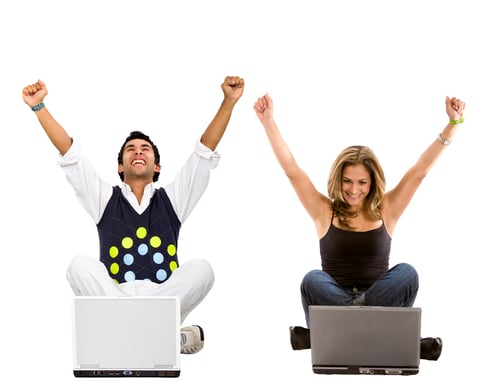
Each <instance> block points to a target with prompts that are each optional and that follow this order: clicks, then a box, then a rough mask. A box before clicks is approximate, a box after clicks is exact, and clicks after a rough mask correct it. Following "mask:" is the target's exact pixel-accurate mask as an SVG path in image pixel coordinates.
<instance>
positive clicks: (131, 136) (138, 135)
mask: <svg viewBox="0 0 500 386" xmlns="http://www.w3.org/2000/svg"><path fill="white" fill-rule="evenodd" d="M133 139H143V140H144V141H146V142H148V143H149V144H150V145H151V147H152V148H153V152H154V154H155V164H157V165H159V164H160V152H159V151H158V148H157V147H156V145H155V144H154V143H153V141H151V139H150V138H149V136H147V135H146V134H144V133H142V132H140V131H131V132H130V134H129V136H128V137H127V138H126V139H125V142H123V145H122V147H121V149H120V152H119V153H118V165H123V151H124V150H125V145H126V144H127V143H128V142H129V141H132V140H133ZM118 175H119V176H120V179H121V180H122V181H123V179H124V176H123V172H121V173H118ZM159 176H160V172H155V174H154V175H153V182H156V181H158V177H159Z"/></svg>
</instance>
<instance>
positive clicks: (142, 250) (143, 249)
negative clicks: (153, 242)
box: [137, 244, 148, 256]
mask: <svg viewBox="0 0 500 386" xmlns="http://www.w3.org/2000/svg"><path fill="white" fill-rule="evenodd" d="M137 252H139V255H141V256H144V255H145V254H146V253H148V245H147V244H141V245H139V246H138V247H137Z"/></svg>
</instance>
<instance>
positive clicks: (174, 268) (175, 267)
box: [169, 260, 177, 272]
mask: <svg viewBox="0 0 500 386" xmlns="http://www.w3.org/2000/svg"><path fill="white" fill-rule="evenodd" d="M169 266H170V271H172V272H174V271H175V270H176V269H177V263H176V262H175V261H174V260H172V261H171V262H170V264H169Z"/></svg>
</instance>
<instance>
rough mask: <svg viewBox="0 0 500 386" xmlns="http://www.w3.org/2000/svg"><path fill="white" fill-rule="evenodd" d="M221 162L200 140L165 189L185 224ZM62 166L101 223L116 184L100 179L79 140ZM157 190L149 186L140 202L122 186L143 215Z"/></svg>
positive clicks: (62, 159) (60, 162)
mask: <svg viewBox="0 0 500 386" xmlns="http://www.w3.org/2000/svg"><path fill="white" fill-rule="evenodd" d="M219 160H220V155H219V154H218V153H217V152H215V151H212V150H211V149H209V148H208V147H206V146H205V145H203V144H202V143H201V141H198V142H196V145H195V148H194V152H193V153H192V154H191V156H190V157H189V158H188V160H187V161H186V163H185V164H184V166H183V167H182V168H181V169H180V170H179V171H178V173H177V175H176V176H175V179H174V180H173V181H172V182H171V183H169V184H168V185H167V186H165V190H166V192H167V195H168V197H169V199H170V201H171V202H172V206H173V208H174V210H175V213H176V214H177V217H178V218H179V220H180V222H181V223H183V222H184V221H185V220H186V219H187V217H188V216H189V214H190V213H191V211H192V210H193V208H194V207H195V205H196V204H197V203H198V201H199V199H200V198H201V196H202V195H203V193H204V192H205V189H206V188H207V186H208V181H209V179H210V171H211V170H212V169H215V168H216V167H217V165H218V164H219ZM59 165H60V166H61V168H62V170H63V171H64V173H65V175H66V178H67V179H68V181H69V183H70V184H71V186H72V187H73V189H74V190H75V193H76V196H77V197H78V200H79V201H80V203H81V204H82V205H83V207H84V208H85V210H86V211H87V212H88V213H89V214H90V216H91V217H92V219H93V220H94V221H95V223H96V224H98V223H99V221H100V220H101V217H102V214H103V213H104V210H105V209H106V205H107V204H108V202H109V199H110V198H111V195H112V194H113V185H111V184H109V183H107V182H105V181H103V180H102V179H101V178H99V176H98V175H97V173H96V171H95V169H94V167H93V166H92V164H91V163H90V161H89V160H88V159H87V158H86V157H85V156H84V155H83V154H82V151H81V147H80V145H79V143H78V142H76V141H73V144H72V146H71V148H70V149H69V150H68V151H67V152H66V154H64V156H62V155H60V156H59ZM155 189H156V186H155V183H151V184H149V185H148V186H146V188H145V189H144V194H143V196H142V200H141V202H140V203H139V202H138V201H137V198H136V197H135V195H134V194H133V193H132V189H131V188H130V186H129V185H127V184H125V183H122V185H121V190H122V193H123V195H124V196H125V198H126V199H127V200H128V202H130V204H131V205H132V207H133V208H134V209H135V210H136V211H137V213H139V214H141V213H142V212H144V210H146V208H147V207H148V206H149V202H150V200H151V197H152V196H153V193H154V192H155Z"/></svg>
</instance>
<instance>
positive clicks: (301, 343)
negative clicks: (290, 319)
mask: <svg viewBox="0 0 500 386" xmlns="http://www.w3.org/2000/svg"><path fill="white" fill-rule="evenodd" d="M290 343H291V344H292V348H293V349H294V350H305V349H308V348H311V339H310V335H309V329H308V328H304V327H299V326H292V327H290Z"/></svg>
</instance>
